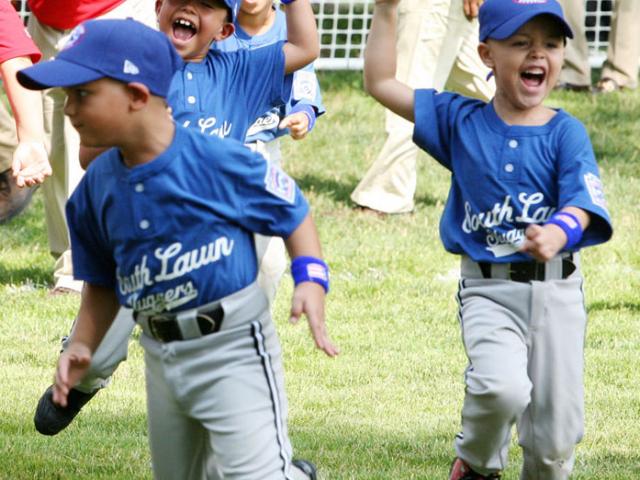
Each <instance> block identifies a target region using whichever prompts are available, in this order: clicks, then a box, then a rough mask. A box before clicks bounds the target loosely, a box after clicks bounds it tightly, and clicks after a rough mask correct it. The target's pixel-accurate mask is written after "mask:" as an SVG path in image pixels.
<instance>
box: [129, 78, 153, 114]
mask: <svg viewBox="0 0 640 480" xmlns="http://www.w3.org/2000/svg"><path fill="white" fill-rule="evenodd" d="M127 91H128V93H129V98H130V99H131V103H130V105H131V109H132V110H141V109H142V108H144V107H145V106H146V105H147V104H148V103H149V99H150V98H151V92H150V91H149V88H148V87H147V86H146V85H145V84H144V83H139V82H131V83H127Z"/></svg>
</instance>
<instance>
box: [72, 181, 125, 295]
mask: <svg viewBox="0 0 640 480" xmlns="http://www.w3.org/2000/svg"><path fill="white" fill-rule="evenodd" d="M88 176H89V172H88V173H87V174H86V175H85V176H84V177H83V179H82V180H81V181H80V183H79V184H78V187H77V188H76V190H75V191H74V192H73V194H72V195H71V197H70V198H69V200H68V201H67V206H66V214H67V224H68V226H69V236H70V238H71V256H72V260H73V275H74V278H75V279H76V280H83V281H85V282H88V283H91V284H92V285H99V286H102V287H115V285H116V279H115V272H116V263H115V260H114V258H113V254H112V251H111V249H110V248H109V245H108V242H107V239H106V238H104V236H103V235H102V234H101V232H102V231H103V229H102V228H100V225H99V224H98V220H97V214H96V212H95V211H94V208H93V206H92V201H91V197H90V194H89V181H88V178H87V177H88Z"/></svg>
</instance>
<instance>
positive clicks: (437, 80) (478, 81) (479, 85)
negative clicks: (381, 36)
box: [351, 0, 495, 213]
mask: <svg viewBox="0 0 640 480" xmlns="http://www.w3.org/2000/svg"><path fill="white" fill-rule="evenodd" d="M397 32H398V37H397V40H396V50H397V54H398V63H397V72H396V78H397V79H398V80H400V81H402V82H404V83H406V84H408V85H409V86H410V87H412V88H435V89H437V90H442V89H443V88H444V87H445V85H446V86H447V87H448V88H449V89H451V90H454V91H457V92H460V93H462V94H464V95H468V96H471V97H475V98H479V99H482V100H486V101H488V100H490V99H491V98H492V97H493V94H494V91H495V87H494V85H493V80H491V81H490V82H488V81H487V80H486V76H487V74H488V73H489V70H488V69H487V68H486V67H485V66H484V65H483V64H482V62H481V60H480V57H479V56H478V53H477V46H478V22H477V20H474V21H473V22H469V21H468V20H467V19H466V18H465V17H464V13H463V11H462V2H460V1H451V0H403V1H402V2H401V3H400V5H399V9H398V28H397ZM385 129H386V133H387V139H386V142H385V144H384V146H383V147H382V150H381V151H380V153H379V154H378V156H377V158H376V160H375V161H374V163H373V165H372V166H371V167H370V168H369V171H368V172H367V173H366V174H365V176H364V178H363V179H362V180H361V181H360V183H359V184H358V186H357V187H356V189H355V190H354V191H353V193H352V194H351V199H352V200H353V201H354V202H355V203H357V204H358V205H361V206H365V207H369V208H372V209H374V210H378V211H382V212H386V213H404V212H409V211H411V210H413V207H414V204H413V196H414V193H415V189H416V157H417V154H418V147H417V146H416V145H415V144H414V143H413V141H412V136H413V124H412V123H411V122H407V121H406V120H404V119H402V118H400V117H398V116H397V115H394V114H393V113H391V112H389V111H387V114H386V128H385Z"/></svg>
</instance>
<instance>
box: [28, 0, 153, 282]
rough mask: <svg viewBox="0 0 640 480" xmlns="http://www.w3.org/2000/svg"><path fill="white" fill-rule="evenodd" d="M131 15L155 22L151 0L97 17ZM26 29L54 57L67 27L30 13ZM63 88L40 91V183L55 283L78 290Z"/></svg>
mask: <svg viewBox="0 0 640 480" xmlns="http://www.w3.org/2000/svg"><path fill="white" fill-rule="evenodd" d="M127 17H132V18H135V19H137V20H140V21H142V22H144V23H147V24H148V25H151V26H154V27H155V26H156V20H155V9H154V2H153V1H152V0H127V1H125V2H124V3H122V4H121V5H119V6H118V7H116V8H115V9H113V10H112V11H110V12H108V13H106V14H105V15H103V16H102V17H100V18H127ZM28 30H29V33H30V35H31V37H32V38H33V41H34V42H35V43H36V45H37V46H38V48H39V49H40V50H41V51H42V55H43V57H42V61H46V60H48V59H49V58H51V57H54V56H55V55H56V54H57V53H58V52H59V51H60V48H61V47H62V46H63V45H64V43H65V40H66V38H67V36H68V35H69V33H70V30H57V29H55V28H51V27H48V26H46V25H44V24H42V23H40V22H39V21H38V19H37V18H36V17H35V16H34V15H32V16H31V17H30V18H29V25H28ZM64 102H65V95H64V92H63V91H62V90H61V89H59V88H52V89H49V90H45V91H44V92H43V94H42V103H43V111H44V127H45V133H46V137H47V138H46V147H47V150H48V151H49V161H50V162H51V168H52V169H53V174H52V176H51V178H49V179H47V181H46V182H44V184H43V185H42V193H43V195H44V205H45V220H46V222H47V233H48V236H49V250H50V251H51V254H52V255H53V256H54V257H55V258H56V259H57V260H56V265H55V270H54V280H55V287H58V288H60V287H62V288H69V289H72V290H77V291H80V289H81V288H82V283H81V282H78V281H76V280H74V279H73V267H72V263H71V251H70V249H69V248H70V245H69V232H68V230H67V224H66V220H65V213H64V207H65V204H66V202H67V199H68V198H69V197H70V196H71V193H73V190H74V189H75V188H76V185H77V184H78V182H79V181H80V179H81V178H82V175H83V174H84V171H83V170H82V168H81V167H80V163H79V146H80V138H79V136H78V133H77V132H76V130H75V129H74V128H73V126H72V125H71V123H70V122H69V120H68V119H67V118H66V117H65V116H64V111H63V109H64Z"/></svg>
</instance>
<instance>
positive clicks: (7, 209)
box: [0, 169, 37, 223]
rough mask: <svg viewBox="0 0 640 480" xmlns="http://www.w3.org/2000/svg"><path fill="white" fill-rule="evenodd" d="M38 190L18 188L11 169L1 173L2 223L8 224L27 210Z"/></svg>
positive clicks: (0, 209) (0, 203)
mask: <svg viewBox="0 0 640 480" xmlns="http://www.w3.org/2000/svg"><path fill="white" fill-rule="evenodd" d="M36 188H37V187H31V188H29V187H24V188H20V187H18V185H17V184H16V180H15V178H13V175H12V174H11V169H9V170H5V171H4V172H0V223H4V222H8V221H9V220H11V219H12V218H13V217H16V216H18V215H19V214H20V213H21V212H22V211H23V210H24V209H25V208H27V205H29V202H30V201H31V196H32V195H33V192H35V191H36Z"/></svg>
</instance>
